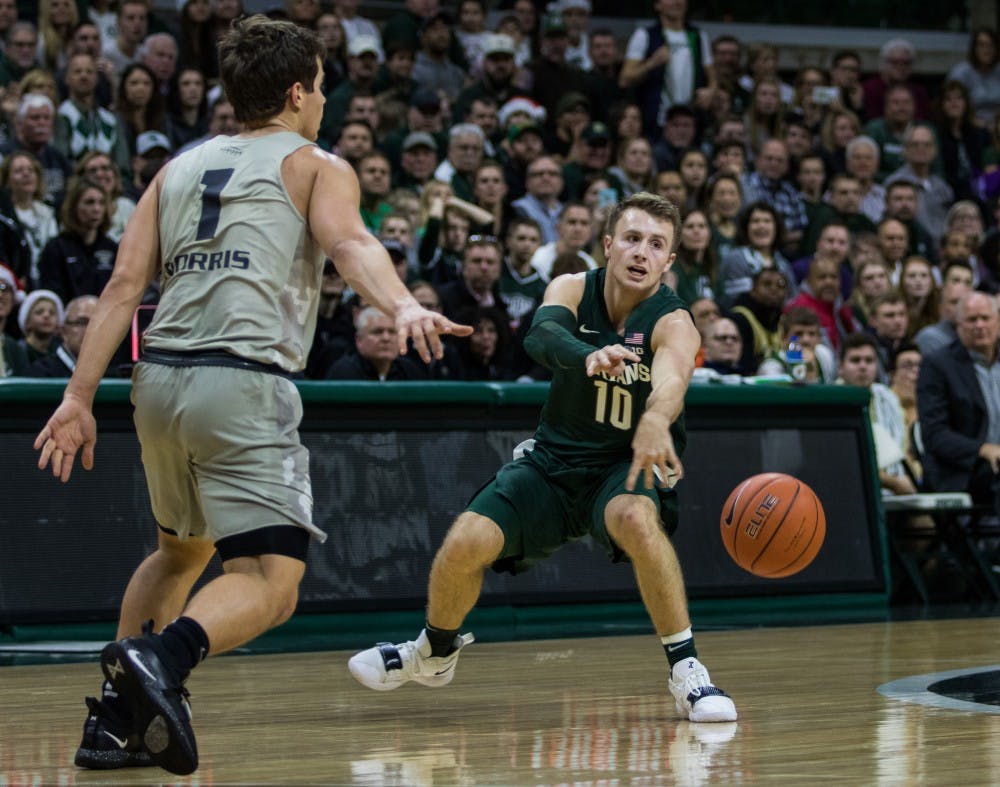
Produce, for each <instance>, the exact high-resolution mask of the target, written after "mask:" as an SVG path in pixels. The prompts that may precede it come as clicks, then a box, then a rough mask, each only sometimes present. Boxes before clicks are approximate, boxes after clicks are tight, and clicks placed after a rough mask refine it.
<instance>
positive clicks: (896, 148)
mask: <svg viewBox="0 0 1000 787" xmlns="http://www.w3.org/2000/svg"><path fill="white" fill-rule="evenodd" d="M916 117H917V115H916V103H915V102H914V100H913V92H912V91H911V90H910V88H909V87H908V86H906V85H893V86H892V87H890V88H889V90H888V92H887V93H886V95H885V114H884V115H878V116H876V117H875V119H874V120H870V121H869V122H868V125H866V126H865V134H866V135H867V136H869V137H871V139H872V140H873V141H874V142H875V144H877V145H878V149H879V169H878V175H877V178H878V180H880V181H884V180H885V179H886V178H887V177H889V175H891V174H892V173H893V172H895V171H896V170H897V169H899V168H900V167H901V166H903V164H905V163H906V162H905V160H904V159H903V134H904V133H906V130H907V129H908V128H909V127H910V125H911V124H912V123H913V121H914V120H915V119H916Z"/></svg>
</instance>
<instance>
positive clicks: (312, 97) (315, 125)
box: [299, 58, 326, 140]
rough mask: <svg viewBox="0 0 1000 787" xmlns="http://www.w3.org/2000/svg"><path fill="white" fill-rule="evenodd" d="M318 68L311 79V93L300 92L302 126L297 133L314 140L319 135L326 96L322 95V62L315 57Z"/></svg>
mask: <svg viewBox="0 0 1000 787" xmlns="http://www.w3.org/2000/svg"><path fill="white" fill-rule="evenodd" d="M316 62H317V63H318V64H319V68H317V69H316V79H314V80H313V89H312V92H311V93H306V92H303V93H302V128H301V130H300V132H299V133H301V134H302V136H304V137H305V138H306V139H311V140H315V139H316V137H318V136H319V124H320V123H321V122H322V120H323V105H324V104H325V103H326V96H324V95H323V63H322V62H321V61H320V60H319V58H316Z"/></svg>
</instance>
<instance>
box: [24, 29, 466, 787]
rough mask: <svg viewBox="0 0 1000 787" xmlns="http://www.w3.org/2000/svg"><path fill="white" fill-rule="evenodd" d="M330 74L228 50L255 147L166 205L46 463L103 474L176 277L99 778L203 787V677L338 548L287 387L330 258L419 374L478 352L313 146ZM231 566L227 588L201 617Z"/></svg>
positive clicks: (89, 762)
mask: <svg viewBox="0 0 1000 787" xmlns="http://www.w3.org/2000/svg"><path fill="white" fill-rule="evenodd" d="M324 54H325V53H324V49H323V44H322V43H321V41H320V39H319V38H318V37H317V35H316V34H315V33H313V32H312V31H309V30H306V29H304V28H300V27H298V26H296V25H294V24H291V23H287V22H274V21H269V20H267V19H265V18H264V17H261V16H258V17H252V18H250V19H245V20H241V21H238V22H236V23H235V24H234V26H233V28H232V29H231V30H230V31H229V33H227V35H226V36H225V38H224V39H223V41H222V42H221V43H220V51H219V58H220V73H221V78H222V83H223V87H224V89H225V93H226V96H227V97H228V99H229V100H230V101H231V102H232V104H233V108H234V110H235V113H236V117H237V120H239V121H241V122H242V123H244V124H245V127H246V128H247V129H248V130H247V131H246V133H244V134H241V135H238V136H235V137H224V136H219V137H216V138H214V139H212V140H209V141H207V142H205V143H204V144H202V145H199V146H198V147H196V148H194V149H192V150H190V151H188V152H187V153H184V154H183V155H181V156H179V157H178V158H176V159H174V160H173V161H172V162H170V164H168V166H167V167H165V168H164V169H163V170H162V171H161V172H160V173H159V175H158V176H157V177H156V179H155V180H154V182H153V183H152V184H151V185H150V187H149V189H148V190H147V191H146V193H145V194H144V196H143V198H142V199H141V200H140V202H139V205H138V207H137V208H136V211H135V214H134V215H133V216H132V218H131V220H130V221H129V224H128V228H127V229H126V232H125V235H124V237H123V238H122V242H121V246H120V250H119V253H118V262H117V264H116V266H115V271H114V275H113V277H112V278H111V281H110V282H109V283H108V286H107V287H106V289H105V290H104V292H103V293H102V294H101V298H100V302H99V304H98V306H97V311H96V313H95V314H94V316H93V317H92V318H91V323H90V329H89V330H88V331H87V337H86V340H85V342H84V345H83V349H82V351H81V355H80V359H79V362H78V364H77V367H76V371H75V372H74V374H73V377H72V379H71V380H70V382H69V384H68V385H67V387H66V391H65V394H64V396H63V401H62V403H61V404H60V406H59V408H58V409H57V410H56V412H55V414H54V415H53V416H52V417H51V419H50V420H49V422H48V423H47V424H46V425H45V428H44V429H42V431H41V432H40V433H39V435H38V438H37V439H36V441H35V448H36V450H41V456H40V458H39V463H38V464H39V467H40V468H42V469H44V468H45V467H46V466H48V465H50V464H51V467H52V472H53V474H54V475H55V476H57V477H59V478H61V479H62V481H68V480H69V477H70V473H71V471H72V469H73V462H74V459H75V457H76V454H77V452H78V451H81V450H82V456H81V458H82V463H83V466H84V467H85V468H87V469H90V468H91V467H92V466H93V463H94V445H95V443H96V423H95V421H94V417H93V415H92V412H91V410H92V403H93V399H94V393H95V391H96V390H97V386H98V382H99V381H100V379H101V375H102V373H103V371H104V369H105V368H106V367H107V365H108V362H109V361H110V360H111V357H112V354H113V353H114V351H115V349H116V348H117V347H118V346H119V344H120V343H121V341H122V339H123V337H124V336H125V333H126V331H127V329H128V326H129V324H130V321H131V319H132V314H133V312H134V311H135V308H136V307H137V306H138V305H139V302H140V299H141V297H142V294H143V292H144V291H145V290H146V287H147V285H148V284H149V283H150V282H151V281H152V280H153V278H154V276H159V277H160V282H161V286H162V298H161V301H160V305H159V308H158V309H157V313H156V316H155V318H154V320H153V323H152V325H151V326H150V328H149V330H148V331H147V333H146V335H145V337H144V344H143V349H144V354H143V359H142V361H141V362H140V363H139V364H138V366H137V367H136V370H135V373H134V375H133V401H134V403H135V423H136V430H137V432H138V435H139V440H140V442H141V444H142V457H143V464H144V466H145V469H146V477H147V481H148V484H149V490H150V498H151V500H152V505H153V513H154V516H155V517H156V521H157V524H158V526H159V533H158V537H159V545H158V549H157V551H156V552H155V553H153V554H152V555H150V556H149V557H148V558H147V559H146V560H145V561H144V562H143V563H142V564H141V565H140V566H139V568H138V569H137V571H136V573H135V574H134V576H133V577H132V580H131V582H130V583H129V586H128V588H127V590H126V591H125V597H124V599H123V601H122V610H121V618H120V621H119V628H118V637H119V640H118V641H116V642H113V643H110V644H109V645H108V646H106V647H105V649H104V651H103V653H102V654H101V667H102V670H103V672H104V676H105V683H104V688H103V694H102V697H101V698H100V699H96V698H93V697H89V698H87V704H88V707H89V709H90V714H89V716H88V719H87V721H86V723H85V725H84V734H83V741H82V743H81V745H80V749H79V751H78V752H77V755H76V763H77V764H78V765H80V766H83V767H88V768H119V767H127V766H138V765H159V766H161V767H163V768H165V769H167V770H169V771H171V772H172V773H177V774H186V773H190V772H192V771H194V770H195V769H196V768H197V767H198V752H197V746H196V743H195V738H194V733H193V730H192V728H191V724H190V708H189V706H188V704H187V691H186V689H185V688H184V681H185V679H186V678H187V676H188V674H189V672H190V671H191V669H192V668H193V667H194V666H195V665H196V664H198V663H199V662H200V661H201V660H202V659H203V658H205V656H207V655H210V654H217V653H222V652H225V651H227V650H230V649H231V648H234V647H236V646H237V645H240V644H242V643H244V642H247V641H249V640H251V639H253V638H254V637H256V636H257V635H259V634H261V633H263V632H264V631H266V630H267V629H269V628H271V627H272V626H276V625H278V624H280V623H282V622H283V621H285V620H287V619H288V617H289V616H290V615H291V614H292V612H293V610H294V609H295V605H296V602H297V598H298V587H299V582H300V580H301V579H302V576H303V573H304V570H305V559H306V551H307V547H308V544H309V541H310V539H311V538H316V539H318V540H320V541H322V540H323V539H324V538H325V534H324V533H323V532H322V531H320V530H319V529H318V528H316V527H315V526H314V525H313V523H312V493H311V489H310V483H309V458H308V452H307V451H306V449H305V448H304V447H303V446H302V445H301V444H300V443H299V438H298V431H297V427H298V423H299V421H300V419H301V416H302V406H301V401H300V399H299V395H298V391H297V389H296V388H295V385H294V384H293V383H292V382H291V380H290V379H289V375H291V374H292V373H295V372H297V371H299V370H301V369H302V368H303V367H304V365H305V361H306V356H307V354H308V352H309V344H310V342H311V339H312V336H313V329H314V326H315V321H316V312H317V304H318V298H319V289H320V281H321V279H322V275H323V261H324V258H325V257H327V256H328V257H330V258H331V259H333V260H334V262H335V263H336V265H337V270H338V271H339V272H340V273H341V275H342V276H343V277H344V278H345V279H346V280H347V281H348V283H350V285H351V286H352V287H353V288H354V289H355V290H357V291H358V292H359V293H361V295H362V296H364V298H365V299H366V300H367V301H368V302H370V303H372V304H373V305H375V306H377V307H378V308H379V309H380V310H382V311H384V312H385V313H386V314H389V315H391V316H392V317H393V319H394V320H395V325H396V331H397V335H398V340H399V346H400V351H401V352H405V350H406V345H407V342H408V341H412V342H413V343H414V345H415V346H416V348H417V350H418V351H419V353H420V355H421V357H422V358H423V359H424V360H425V361H429V360H430V359H431V357H432V356H433V357H436V358H440V357H441V355H442V349H441V341H440V335H441V334H448V333H450V334H454V335H460V336H462V335H467V334H469V333H471V331H472V329H471V328H467V327H466V326H459V325H455V324H453V323H451V322H450V321H449V320H447V319H445V318H444V317H442V316H441V315H439V314H436V313H434V312H430V311H428V310H426V309H423V308H421V307H420V306H419V305H418V304H417V302H416V300H414V298H413V297H412V296H411V295H410V293H409V292H408V291H407V289H406V288H405V287H404V286H403V284H402V282H400V280H399V278H398V277H397V275H396V273H395V271H394V270H393V267H392V265H391V263H390V261H389V257H388V255H387V254H386V252H385V250H384V248H383V247H382V245H381V244H380V243H379V242H378V240H376V239H375V238H374V237H373V236H372V235H370V234H369V233H368V232H367V230H366V229H365V227H364V225H363V223H362V221H361V216H360V213H359V187H358V181H357V179H356V177H355V175H354V172H353V170H352V169H351V167H350V166H349V165H348V164H347V163H345V162H344V161H342V160H340V159H338V158H337V157H335V156H333V155H330V154H328V153H325V152H323V151H322V150H320V149H319V148H318V147H316V146H315V144H313V142H312V140H315V139H316V134H317V131H318V130H319V124H320V120H321V119H322V116H323V104H324V97H323V91H322V88H321V86H322V81H323V69H322V60H323V57H324ZM216 551H218V552H219V555H220V557H221V559H222V564H223V568H224V572H225V573H224V574H223V576H221V577H219V578H217V579H215V580H214V581H212V582H210V583H208V584H207V585H206V586H205V587H204V588H202V589H201V590H199V591H198V593H196V594H195V595H194V597H193V598H191V599H190V600H189V598H188V597H189V595H190V593H191V589H192V586H193V584H194V582H195V580H196V579H197V578H198V577H199V576H200V575H201V573H202V571H203V569H204V568H205V566H206V565H207V563H208V561H209V559H210V558H211V556H212V555H213V554H214V553H215V552H216ZM150 620H152V621H154V626H152V627H144V625H143V624H144V622H145V621H150ZM154 630H156V631H158V632H159V633H153V631H154Z"/></svg>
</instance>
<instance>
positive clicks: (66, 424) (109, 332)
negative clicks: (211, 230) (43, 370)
mask: <svg viewBox="0 0 1000 787" xmlns="http://www.w3.org/2000/svg"><path fill="white" fill-rule="evenodd" d="M165 173H166V168H165V167H164V168H163V169H162V170H160V172H159V174H158V175H157V176H156V178H155V179H154V180H153V182H152V183H151V184H150V185H149V187H148V188H147V189H146V192H145V193H144V194H143V195H142V199H140V200H139V204H138V205H137V206H136V209H135V212H134V213H133V214H132V217H131V218H130V219H129V222H128V226H127V227H126V228H125V234H124V235H123V236H122V240H121V243H120V244H119V245H118V257H117V259H116V261H115V269H114V272H113V273H112V274H111V279H110V281H109V282H108V284H107V286H106V287H105V288H104V291H103V292H102V293H101V297H100V299H99V300H98V302H97V309H96V310H95V311H94V316H93V317H91V319H90V325H88V326H87V333H86V334H85V335H84V339H83V347H82V348H81V349H80V358H79V359H78V360H77V363H76V369H75V370H74V371H73V376H72V377H71V378H70V381H69V383H68V384H67V385H66V390H65V392H64V393H63V400H62V404H60V405H59V407H58V408H57V409H56V411H55V413H53V415H52V417H51V418H50V419H49V421H48V423H47V424H45V428H44V429H42V431H41V432H39V433H38V437H36V438H35V450H36V451H41V455H40V456H39V458H38V467H39V469H41V470H44V469H45V468H46V466H48V465H49V463H51V464H52V474H53V475H54V476H56V477H58V478H60V479H62V480H63V481H64V482H65V481H68V480H69V477H70V473H71V472H72V471H73V461H74V459H75V458H76V454H77V452H78V451H80V449H83V453H82V456H81V462H82V464H83V466H84V468H86V469H87V470H89V469H90V468H92V467H93V466H94V446H95V444H96V443H97V424H96V422H95V421H94V416H93V414H92V412H91V408H92V407H93V403H94V394H95V392H96V391H97V386H98V384H99V383H100V381H101V377H103V376H104V372H105V371H106V370H107V368H108V364H109V363H111V357H112V356H113V355H114V352H115V350H116V349H118V346H119V345H120V344H121V342H122V339H124V338H125V333H126V332H127V331H128V328H129V325H131V323H132V315H133V314H134V313H135V310H136V307H137V306H138V305H139V303H140V302H141V301H142V294H143V293H144V292H145V291H146V288H147V287H148V286H149V283H150V282H151V281H152V280H153V277H154V276H155V275H156V271H157V269H158V268H159V264H160V235H159V232H158V229H157V228H158V226H159V225H158V217H159V200H160V196H159V195H160V186H161V184H162V183H163V177H164V175H165Z"/></svg>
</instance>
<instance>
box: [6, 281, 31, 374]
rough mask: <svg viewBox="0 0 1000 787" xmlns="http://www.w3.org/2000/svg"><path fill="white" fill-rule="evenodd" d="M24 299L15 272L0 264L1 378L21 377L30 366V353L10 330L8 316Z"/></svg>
mask: <svg viewBox="0 0 1000 787" xmlns="http://www.w3.org/2000/svg"><path fill="white" fill-rule="evenodd" d="M22 300H24V293H23V292H22V291H21V288H20V287H18V286H17V279H16V278H15V276H14V272H13V271H12V270H11V269H10V268H8V267H7V266H6V265H2V264H0V379H3V378H4V377H20V376H21V375H23V374H24V370H25V369H27V368H28V353H27V351H26V350H25V349H24V347H23V346H22V345H21V344H20V342H18V341H17V340H16V339H15V338H14V337H13V336H12V335H11V334H10V332H9V330H8V326H7V318H8V317H10V314H11V312H12V311H13V310H14V306H15V305H16V304H19V303H20V302H21V301H22Z"/></svg>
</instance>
